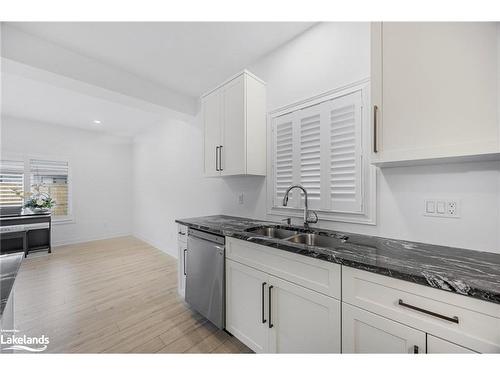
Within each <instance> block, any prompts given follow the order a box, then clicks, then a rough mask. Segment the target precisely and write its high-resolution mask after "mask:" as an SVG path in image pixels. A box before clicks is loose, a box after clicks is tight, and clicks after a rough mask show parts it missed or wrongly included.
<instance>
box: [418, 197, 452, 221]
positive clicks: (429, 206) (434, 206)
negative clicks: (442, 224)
mask: <svg viewBox="0 0 500 375" xmlns="http://www.w3.org/2000/svg"><path fill="white" fill-rule="evenodd" d="M424 216H433V217H447V218H459V217H460V201H459V200H458V199H449V198H448V199H443V198H434V199H424Z"/></svg>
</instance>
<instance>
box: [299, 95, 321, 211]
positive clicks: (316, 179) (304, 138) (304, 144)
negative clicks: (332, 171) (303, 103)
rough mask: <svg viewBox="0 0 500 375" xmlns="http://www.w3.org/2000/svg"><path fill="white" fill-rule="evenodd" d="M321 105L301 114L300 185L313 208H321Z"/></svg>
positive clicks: (305, 110)
mask: <svg viewBox="0 0 500 375" xmlns="http://www.w3.org/2000/svg"><path fill="white" fill-rule="evenodd" d="M320 109H321V105H315V106H312V107H309V108H306V109H303V110H301V111H300V112H299V128H300V130H299V134H300V135H299V144H300V150H299V153H300V166H299V170H300V184H301V185H302V186H304V188H305V189H306V190H307V193H308V199H309V200H308V202H309V203H310V207H311V208H318V209H319V208H321V110H320Z"/></svg>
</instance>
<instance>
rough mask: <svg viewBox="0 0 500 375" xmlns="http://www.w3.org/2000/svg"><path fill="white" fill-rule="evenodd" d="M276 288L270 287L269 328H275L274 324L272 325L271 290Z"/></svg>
mask: <svg viewBox="0 0 500 375" xmlns="http://www.w3.org/2000/svg"><path fill="white" fill-rule="evenodd" d="M273 288H274V287H273V286H272V285H270V286H269V328H273V327H274V324H273V323H271V305H272V301H271V289H273Z"/></svg>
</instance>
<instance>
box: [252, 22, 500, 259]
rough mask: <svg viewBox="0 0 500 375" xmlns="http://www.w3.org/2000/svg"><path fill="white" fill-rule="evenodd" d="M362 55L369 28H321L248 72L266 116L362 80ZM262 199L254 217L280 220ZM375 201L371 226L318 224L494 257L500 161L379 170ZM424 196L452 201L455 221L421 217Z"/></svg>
mask: <svg viewBox="0 0 500 375" xmlns="http://www.w3.org/2000/svg"><path fill="white" fill-rule="evenodd" d="M369 53H370V26H369V24H368V23H323V24H320V25H318V26H315V27H314V28H312V29H310V30H309V31H307V32H306V33H304V34H302V35H301V36H299V37H298V38H296V39H294V40H292V41H291V42H289V43H288V44H286V45H284V46H283V47H282V48H280V49H278V50H276V51H274V52H272V53H271V54H269V55H268V56H265V57H263V58H262V59H260V60H259V61H256V62H255V63H253V64H252V65H251V66H250V67H249V70H250V71H251V72H253V73H255V74H256V75H257V76H259V77H260V78H262V79H264V80H265V81H267V94H268V110H274V109H276V108H279V107H281V106H284V105H287V104H290V103H293V102H295V101H298V100H302V99H307V98H308V97H311V96H314V95H317V94H320V93H323V92H325V91H328V90H331V89H334V88H336V87H339V86H343V85H346V84H349V83H351V82H354V81H357V80H360V79H363V78H366V77H368V76H369V75H370V64H369ZM268 175H269V173H268ZM265 195H266V194H265V189H262V190H261V195H260V196H259V202H258V203H257V207H256V211H257V212H256V214H257V216H258V217H261V218H267V219H270V220H276V219H279V217H277V216H271V215H267V213H266V208H265V201H266V196H265ZM377 195H378V198H377V203H378V219H377V220H378V221H377V225H376V226H370V225H357V224H347V223H338V222H327V221H324V222H320V223H319V224H318V226H321V227H325V228H331V229H338V230H343V231H352V232H358V233H365V234H374V235H379V236H384V237H392V238H400V239H407V240H413V241H421V242H429V243H434V244H441V245H448V246H456V247H465V248H471V249H477V250H485V251H491V252H498V253H500V235H499V232H500V217H499V216H500V214H499V208H500V199H499V196H500V163H499V162H488V163H464V164H460V165H457V164H449V165H438V166H421V167H410V168H394V169H383V170H381V171H380V172H379V175H378V190H377ZM425 198H456V199H459V200H460V203H461V208H462V216H461V218H459V219H444V218H432V217H427V216H424V215H423V205H424V202H423V201H424V199H425ZM294 220H296V222H297V223H298V222H300V220H299V219H294Z"/></svg>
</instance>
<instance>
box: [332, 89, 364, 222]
mask: <svg viewBox="0 0 500 375" xmlns="http://www.w3.org/2000/svg"><path fill="white" fill-rule="evenodd" d="M361 111H362V97H361V92H355V93H353V94H349V95H346V96H343V97H341V98H338V99H334V100H332V101H331V102H330V108H329V116H328V117H329V119H328V120H329V124H328V125H329V128H330V155H329V156H330V179H329V182H330V195H331V207H332V210H334V211H345V212H360V211H361V209H362V200H361V196H362V195H361V186H362V181H361V176H362V173H361V166H362V162H361V157H362V155H361V118H362V117H361V115H362V113H361Z"/></svg>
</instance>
